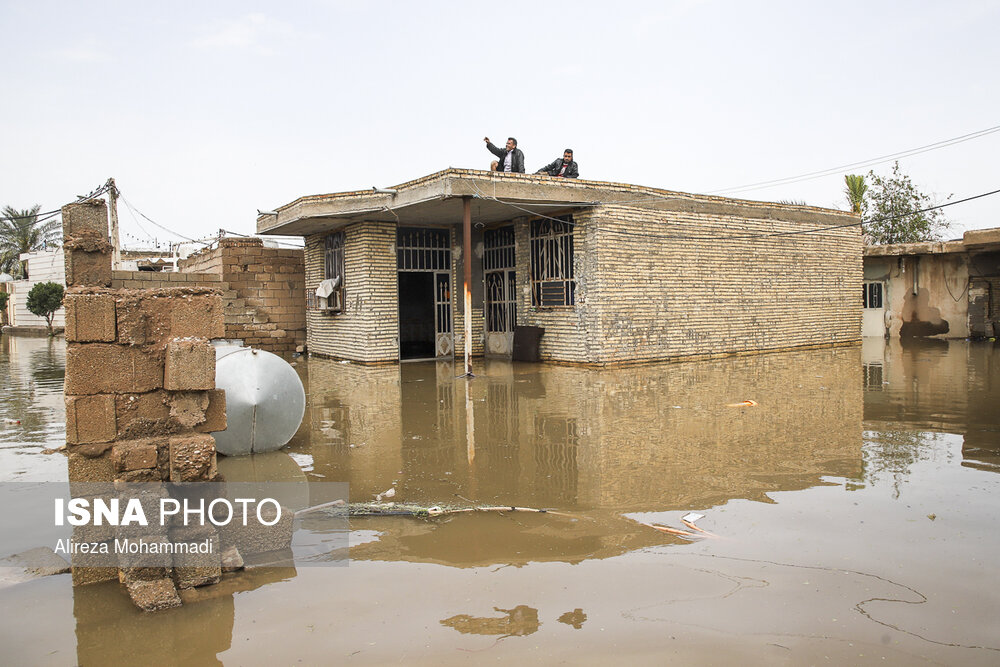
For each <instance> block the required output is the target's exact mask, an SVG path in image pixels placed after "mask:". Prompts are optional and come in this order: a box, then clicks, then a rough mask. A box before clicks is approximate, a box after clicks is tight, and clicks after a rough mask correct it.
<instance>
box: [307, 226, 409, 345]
mask: <svg viewBox="0 0 1000 667" xmlns="http://www.w3.org/2000/svg"><path fill="white" fill-rule="evenodd" d="M325 238H326V235H325V234H316V235H314V236H308V237H306V248H305V288H306V290H307V291H308V292H314V291H315V290H316V288H317V287H318V286H319V283H320V282H321V281H322V280H323V279H324V278H325V268H324V267H325V264H324V253H325V241H324V239H325ZM395 247H396V225H395V224H394V223H383V222H377V223H372V222H366V223H358V224H353V225H349V226H347V227H346V228H345V229H344V297H345V298H344V311H343V312H342V313H337V314H331V313H326V312H322V311H319V310H310V311H308V312H307V313H306V319H307V322H308V330H309V335H308V345H309V351H310V353H312V354H319V355H323V356H328V357H334V358H338V359H349V360H351V361H359V362H363V363H379V362H388V361H396V360H398V359H399V311H398V304H397V293H398V289H399V284H398V281H397V277H396V252H395Z"/></svg>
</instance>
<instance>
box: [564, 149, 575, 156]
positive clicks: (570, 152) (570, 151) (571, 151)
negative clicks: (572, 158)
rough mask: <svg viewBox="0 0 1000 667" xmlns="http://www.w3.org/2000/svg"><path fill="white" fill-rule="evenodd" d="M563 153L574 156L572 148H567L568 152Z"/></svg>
mask: <svg viewBox="0 0 1000 667" xmlns="http://www.w3.org/2000/svg"><path fill="white" fill-rule="evenodd" d="M563 153H569V154H570V155H572V154H573V149H572V148H567V149H566V150H564V151H563Z"/></svg>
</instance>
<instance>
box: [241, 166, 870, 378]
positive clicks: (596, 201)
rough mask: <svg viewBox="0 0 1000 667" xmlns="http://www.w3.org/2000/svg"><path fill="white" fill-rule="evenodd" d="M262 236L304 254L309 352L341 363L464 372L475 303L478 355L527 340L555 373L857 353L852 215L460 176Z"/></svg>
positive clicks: (361, 197)
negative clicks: (444, 364)
mask: <svg viewBox="0 0 1000 667" xmlns="http://www.w3.org/2000/svg"><path fill="white" fill-rule="evenodd" d="M257 230H258V232H259V233H260V234H284V235H297V236H303V237H304V238H305V271H306V294H307V299H308V301H307V313H306V314H307V340H308V347H309V350H310V352H311V353H313V354H320V355H324V356H329V357H334V358H342V359H349V360H353V361H359V362H367V363H378V362H394V361H399V360H405V359H408V358H452V357H453V355H455V354H458V355H459V356H461V354H462V351H463V349H464V346H465V342H466V333H465V331H466V325H467V322H466V320H465V312H466V310H467V307H466V303H468V304H469V306H468V310H470V311H471V318H470V320H469V322H468V325H469V327H468V328H469V329H471V336H468V339H469V342H470V343H471V345H470V347H471V352H472V354H476V355H481V354H486V355H491V356H492V355H495V356H509V355H510V354H511V347H512V339H513V333H514V331H515V328H516V327H525V326H529V327H541V328H543V329H544V334H543V335H542V337H541V340H540V350H539V351H540V356H541V358H542V359H545V360H552V361H560V362H575V363H582V364H615V363H629V362H645V361H657V360H666V359H678V358H695V357H708V356H723V355H728V354H741V353H753V352H764V351H769V350H781V349H789V348H795V347H809V346H828V345H839V344H847V343H854V342H857V341H858V340H860V319H861V303H860V302H859V299H858V294H859V292H860V291H861V283H862V266H861V255H862V242H861V233H860V229H859V226H858V219H857V218H856V217H855V216H852V215H851V214H849V213H845V212H842V211H835V210H828V209H820V208H814V207H809V206H798V205H789V204H774V203H765V202H754V201H744V200H736V199H727V198H723V197H712V196H704V195H692V194H686V193H681V192H671V191H667V190H660V189H656V188H649V187H643V186H636V185H626V184H621V183H607V182H598V181H586V180H577V179H556V178H550V177H548V176H541V175H528V174H499V173H495V172H484V171H476V170H464V169H447V170H445V171H441V172H438V173H435V174H431V175H429V176H426V177H423V178H420V179H417V180H414V181H409V182H407V183H403V184H401V185H398V186H395V187H393V188H388V189H376V188H372V189H371V190H360V191H354V192H341V193H335V194H328V195H315V196H308V197H302V198H300V199H297V200H295V201H293V202H291V203H289V204H287V205H285V206H282V207H280V208H278V209H277V210H276V211H274V212H268V213H265V214H262V215H261V216H260V217H258V219H257ZM466 230H468V232H469V240H468V242H466V241H465V240H464V238H463V237H464V236H465V231H466ZM466 257H468V258H469V259H471V266H469V267H468V270H469V271H470V274H471V275H470V277H469V280H468V281H467V280H466V278H465V271H466V266H465V262H464V260H465V258H466ZM466 284H468V285H469V287H470V290H469V296H468V299H466V297H465V293H464V286H465V285H466ZM317 288H322V289H321V290H320V294H322V295H324V296H317Z"/></svg>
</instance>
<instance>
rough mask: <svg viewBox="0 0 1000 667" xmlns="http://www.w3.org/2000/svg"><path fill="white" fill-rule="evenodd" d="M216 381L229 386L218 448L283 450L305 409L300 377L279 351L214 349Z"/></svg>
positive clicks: (232, 347) (225, 451) (230, 451)
mask: <svg viewBox="0 0 1000 667" xmlns="http://www.w3.org/2000/svg"><path fill="white" fill-rule="evenodd" d="M215 386H216V388H218V389H225V390H226V430H225V431H217V432H215V433H213V434H212V435H213V436H215V448H216V450H217V451H218V452H219V453H220V454H225V455H226V456H243V455H244V454H251V453H254V452H271V451H274V450H276V449H280V448H281V447H283V446H284V445H285V444H287V443H288V441H289V440H291V439H292V436H293V435H295V431H297V430H298V428H299V425H300V424H301V423H302V416H303V415H304V414H305V411H306V392H305V389H303V388H302V380H300V379H299V375H298V373H296V372H295V369H294V368H292V367H291V365H289V363H288V362H287V361H285V360H284V359H282V358H281V357H279V356H278V355H276V354H271V353H270V352H265V351H263V350H254V349H252V348H249V347H240V346H238V345H220V346H217V347H216V348H215Z"/></svg>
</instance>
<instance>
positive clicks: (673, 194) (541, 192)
mask: <svg viewBox="0 0 1000 667" xmlns="http://www.w3.org/2000/svg"><path fill="white" fill-rule="evenodd" d="M483 185H487V186H488V187H489V189H488V191H484V190H481V189H480V187H481V186H483ZM387 189H390V190H396V191H397V192H396V194H391V193H379V192H376V191H375V190H374V189H372V190H352V191H346V192H337V193H331V194H324V195H308V196H304V197H299V198H298V199H295V200H294V201H292V202H289V203H288V204H285V205H283V206H280V207H279V208H277V209H275V210H276V211H277V215H276V216H275V215H261V216H258V217H257V232H258V233H261V234H269V233H270V234H273V233H278V232H279V231H280V229H281V228H282V227H285V226H286V225H288V224H290V223H292V222H295V221H298V220H302V219H305V218H309V217H324V216H347V215H351V216H356V215H363V214H364V213H368V212H376V211H381V210H384V209H385V208H386V207H391V208H397V209H398V208H402V207H404V206H412V205H415V204H418V203H420V202H421V201H427V200H430V199H439V198H447V197H454V196H473V197H481V198H484V199H489V198H492V197H496V198H497V199H500V198H501V197H503V198H505V199H511V200H514V201H520V202H523V203H529V202H531V201H559V202H566V203H567V204H568V205H573V204H576V205H582V206H587V205H594V204H601V205H611V206H613V205H635V206H640V205H643V204H655V203H657V202H659V201H677V200H684V201H688V202H691V203H692V204H699V203H703V204H727V205H738V206H741V207H747V208H751V209H758V210H761V211H801V212H810V213H813V214H820V215H823V216H834V217H837V218H841V219H849V220H857V219H858V216H856V215H855V214H853V213H850V212H849V211H841V210H837V209H829V208H822V207H818V206H808V205H800V204H782V203H778V202H766V201H757V200H751V199H734V198H730V197H720V196H717V195H699V194H693V193H687V192H680V191H675V190H665V189H662V188H654V187H650V186H644V185H632V184H628V183H615V182H611V181H592V180H587V179H557V178H552V177H550V176H547V175H540V174H504V173H498V172H491V171H484V170H479V169H459V168H455V167H449V168H447V169H444V170H441V171H437V172H434V173H432V174H428V175H426V176H422V177H420V178H416V179H413V180H410V181H406V182H403V183H400V184H398V185H395V186H392V187H391V188H387ZM609 195H610V196H612V197H615V198H614V199H610V200H609V199H608V196H609ZM617 195H630V196H633V197H634V196H636V195H638V196H639V197H640V199H638V200H637V199H635V198H631V199H618V198H617ZM643 197H650V199H648V200H645V199H642V198H643ZM307 207H308V208H309V209H312V210H310V211H309V212H308V213H307V211H306V210H305V209H306V208H307Z"/></svg>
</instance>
